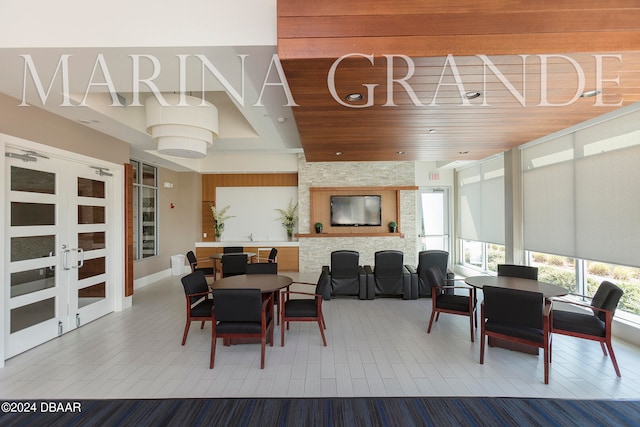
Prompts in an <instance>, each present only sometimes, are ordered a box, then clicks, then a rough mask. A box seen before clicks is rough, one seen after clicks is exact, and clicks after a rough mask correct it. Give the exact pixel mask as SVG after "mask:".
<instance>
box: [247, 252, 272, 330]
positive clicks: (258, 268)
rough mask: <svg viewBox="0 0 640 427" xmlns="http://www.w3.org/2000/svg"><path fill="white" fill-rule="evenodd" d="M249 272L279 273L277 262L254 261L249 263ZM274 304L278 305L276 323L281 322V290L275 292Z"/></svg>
mask: <svg viewBox="0 0 640 427" xmlns="http://www.w3.org/2000/svg"><path fill="white" fill-rule="evenodd" d="M247 274H278V263H277V262H253V263H250V264H247ZM273 304H274V305H275V306H276V324H279V323H280V291H277V292H274V294H273Z"/></svg>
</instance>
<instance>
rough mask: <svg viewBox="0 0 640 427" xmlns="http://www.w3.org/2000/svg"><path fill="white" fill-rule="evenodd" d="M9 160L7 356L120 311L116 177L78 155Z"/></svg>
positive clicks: (6, 269)
mask: <svg viewBox="0 0 640 427" xmlns="http://www.w3.org/2000/svg"><path fill="white" fill-rule="evenodd" d="M7 150H8V151H14V152H18V153H19V152H20V151H21V150H19V149H17V148H15V149H14V148H11V147H7ZM5 161H6V168H5V170H6V172H5V173H6V176H5V178H6V179H5V183H6V184H5V188H4V191H5V194H6V196H7V197H6V199H7V204H8V206H7V209H6V210H7V219H6V221H7V224H5V227H6V228H5V229H6V230H7V231H8V233H7V236H8V244H7V246H6V249H7V257H6V258H7V259H5V260H3V262H4V265H5V267H6V268H5V269H4V270H5V271H6V273H4V277H3V281H4V283H7V284H8V287H9V290H8V293H7V294H8V296H9V298H8V302H7V307H6V308H7V310H8V312H9V317H8V319H9V321H8V325H7V330H6V331H5V333H6V335H7V336H8V337H9V339H8V340H6V353H5V355H6V357H12V356H14V355H16V354H19V353H21V352H23V351H25V350H27V349H29V348H32V347H34V346H36V345H39V344H41V343H43V342H45V341H47V340H50V339H52V338H55V337H56V336H58V335H61V334H63V333H65V332H68V331H70V330H72V329H75V328H77V327H78V326H81V325H82V324H85V323H87V322H89V321H91V320H93V319H95V318H97V317H99V316H102V315H105V314H107V313H109V312H111V311H113V306H114V303H113V301H114V296H113V291H112V289H111V282H112V281H111V276H112V272H111V271H110V269H109V265H110V262H109V260H110V259H111V257H112V255H111V251H112V248H110V247H109V236H110V229H109V215H111V216H113V212H111V211H110V209H109V206H108V200H109V197H112V194H113V185H112V183H111V182H110V179H111V177H110V176H108V174H104V175H103V174H100V175H97V174H96V169H95V168H91V167H90V166H89V165H86V164H81V163H77V162H73V161H70V160H63V159H56V158H48V157H47V156H44V157H38V158H37V160H35V161H33V160H31V161H24V160H22V159H20V158H11V157H7V158H6V160H5ZM111 223H112V224H113V223H114V221H113V220H111Z"/></svg>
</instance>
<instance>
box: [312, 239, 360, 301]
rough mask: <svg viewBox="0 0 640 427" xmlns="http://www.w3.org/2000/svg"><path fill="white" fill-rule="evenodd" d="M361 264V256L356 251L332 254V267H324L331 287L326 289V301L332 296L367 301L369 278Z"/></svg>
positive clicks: (324, 296) (324, 294)
mask: <svg viewBox="0 0 640 427" xmlns="http://www.w3.org/2000/svg"><path fill="white" fill-rule="evenodd" d="M359 262H360V254H359V253H358V252H356V251H348V250H340V251H333V252H331V267H329V266H327V265H325V266H323V267H322V270H323V272H325V273H326V275H327V276H326V277H327V279H326V280H328V282H329V286H326V287H324V293H323V298H324V299H330V298H331V296H357V297H358V298H360V299H367V278H366V274H365V272H364V269H363V268H362V267H361V266H360V265H359Z"/></svg>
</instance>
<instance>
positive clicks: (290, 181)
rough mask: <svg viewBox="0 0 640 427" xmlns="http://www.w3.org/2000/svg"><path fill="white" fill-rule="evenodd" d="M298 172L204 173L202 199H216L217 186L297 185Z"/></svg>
mask: <svg viewBox="0 0 640 427" xmlns="http://www.w3.org/2000/svg"><path fill="white" fill-rule="evenodd" d="M297 186H298V174H297V173H272V174H262V173H246V174H243V173H236V174H233V173H230V174H226V173H225V174H204V175H202V200H203V201H205V200H206V201H215V200H216V191H215V189H216V187H297Z"/></svg>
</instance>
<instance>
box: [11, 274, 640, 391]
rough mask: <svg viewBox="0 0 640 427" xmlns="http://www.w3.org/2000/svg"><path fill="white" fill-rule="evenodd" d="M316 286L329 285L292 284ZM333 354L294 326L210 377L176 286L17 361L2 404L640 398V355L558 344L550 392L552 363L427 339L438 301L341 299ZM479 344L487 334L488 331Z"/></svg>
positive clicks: (464, 326)
mask: <svg viewBox="0 0 640 427" xmlns="http://www.w3.org/2000/svg"><path fill="white" fill-rule="evenodd" d="M289 275H290V276H292V277H293V278H294V279H297V278H300V279H301V280H310V281H315V280H316V278H317V276H318V274H312V275H305V274H298V273H293V274H289ZM323 307H324V312H325V318H326V322H327V330H326V335H327V341H328V346H327V347H323V346H322V341H321V338H320V333H319V331H318V329H317V325H316V324H313V323H306V322H305V323H302V322H298V323H292V326H291V329H290V330H289V331H288V332H287V333H286V342H285V347H280V345H279V343H280V329H279V327H277V329H276V332H275V345H274V346H273V347H267V355H266V362H265V365H266V366H265V369H264V370H261V369H260V360H259V356H260V346H259V345H258V344H245V345H236V346H231V347H224V346H222V345H221V342H220V343H218V344H219V345H218V351H217V355H216V367H215V369H213V370H210V369H209V349H210V337H211V329H210V328H211V326H210V325H206V326H205V328H204V330H200V329H199V324H197V323H193V326H192V327H191V330H190V332H189V337H188V340H187V344H186V345H185V346H181V345H180V341H181V338H182V331H183V328H184V322H185V314H184V310H185V307H184V292H183V290H182V286H181V285H180V281H179V277H178V276H173V277H170V278H167V279H164V280H161V281H159V282H157V283H154V284H152V285H149V286H147V287H145V288H143V289H140V290H137V291H136V294H135V298H134V304H133V308H131V309H129V310H126V311H124V312H119V313H112V314H110V315H108V316H105V317H103V318H101V319H99V320H96V321H94V322H92V323H90V324H88V325H85V326H83V327H82V328H80V329H78V330H75V331H72V332H70V333H67V334H65V335H63V336H62V337H60V338H57V339H55V340H52V341H50V342H47V343H45V344H43V345H41V346H39V347H37V348H35V349H32V350H30V351H27V352H25V353H23V354H21V355H18V356H16V357H14V358H12V359H10V360H8V361H6V366H5V367H4V368H2V369H0V397H2V398H5V399H6V398H12V399H29V398H40V399H63V398H67V399H80V398H87V399H103V398H107V399H108V398H169V397H194V398H195V397H223V396H224V397H320V396H326V397H336V396H344V397H350V396H520V397H546V398H549V397H555V398H572V399H573V398H577V399H594V398H597V399H617V398H633V399H638V398H640V348H639V347H637V346H634V345H631V344H629V343H626V342H624V341H614V349H615V351H616V355H617V357H618V362H619V364H620V369H621V371H622V378H621V379H619V378H617V377H616V375H615V372H614V370H613V367H612V364H611V361H610V360H609V359H608V358H606V357H604V356H603V354H602V352H601V351H600V345H599V344H598V343H595V342H588V341H584V340H578V339H575V338H570V337H564V336H554V344H553V348H554V352H553V363H552V365H551V374H550V384H549V385H544V383H543V366H542V356H532V355H526V354H522V353H517V352H513V351H509V350H504V349H497V348H489V347H487V351H486V355H485V364H484V365H480V364H479V362H478V360H479V350H480V345H479V342H478V339H476V342H475V343H471V342H470V341H469V331H468V320H467V318H465V317H463V316H455V315H447V314H442V315H441V316H440V320H439V321H438V322H437V323H436V324H435V325H434V327H433V329H432V331H431V334H427V333H426V329H427V321H428V318H429V315H430V311H431V300H430V299H420V300H413V301H403V300H401V299H391V298H384V299H377V300H374V301H359V300H357V299H334V300H331V301H326V302H325V303H324V305H323ZM478 333H479V330H478Z"/></svg>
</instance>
